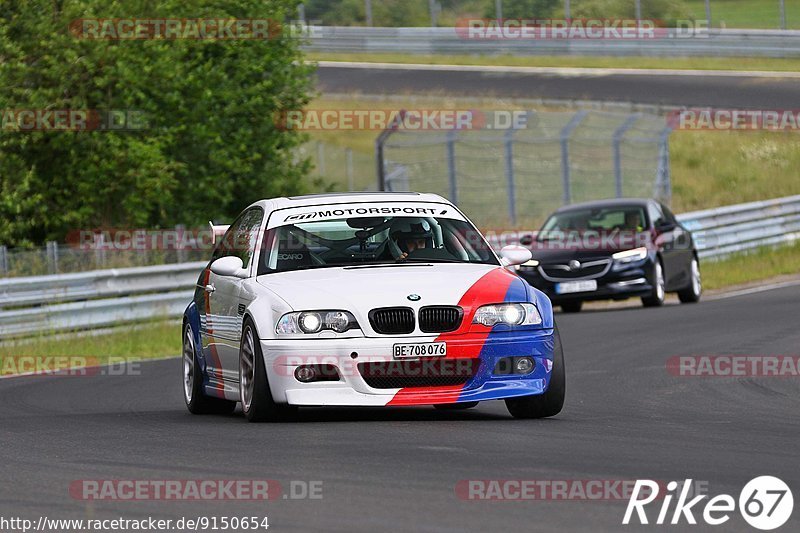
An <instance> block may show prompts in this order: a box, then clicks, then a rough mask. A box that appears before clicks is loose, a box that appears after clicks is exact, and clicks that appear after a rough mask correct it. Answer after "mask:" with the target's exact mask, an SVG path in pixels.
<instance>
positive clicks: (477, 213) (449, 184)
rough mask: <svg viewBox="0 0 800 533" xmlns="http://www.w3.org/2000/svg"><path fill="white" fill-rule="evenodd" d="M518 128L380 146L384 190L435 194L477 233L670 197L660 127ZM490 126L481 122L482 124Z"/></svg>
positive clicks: (392, 136) (541, 117) (537, 123)
mask: <svg viewBox="0 0 800 533" xmlns="http://www.w3.org/2000/svg"><path fill="white" fill-rule="evenodd" d="M525 116H526V127H524V128H514V129H505V130H493V129H488V128H484V129H479V130H469V131H447V132H441V131H427V132H426V131H408V130H402V129H397V130H394V131H391V132H387V134H385V135H383V136H381V137H380V138H379V140H378V144H379V146H378V153H379V154H380V153H382V157H383V160H382V163H381V164H380V165H381V167H382V170H383V175H384V177H383V182H384V185H383V186H384V188H385V189H386V190H389V191H423V192H433V193H437V194H440V195H442V196H444V197H446V198H448V199H449V200H451V201H453V202H454V203H456V204H457V205H458V206H459V207H460V208H462V209H463V210H464V211H465V212H466V213H467V214H468V215H469V216H470V217H471V218H472V219H473V220H474V221H475V222H476V223H477V224H478V225H479V226H481V227H483V228H492V227H495V228H499V227H521V226H526V225H538V224H539V223H540V222H541V221H542V220H543V218H544V217H545V216H546V215H547V214H549V213H550V212H551V211H552V210H553V209H554V208H555V207H558V206H561V205H564V204H570V203H576V202H582V201H587V200H596V199H600V198H609V197H653V198H657V199H659V200H661V201H664V202H665V203H669V201H670V197H671V185H670V183H671V181H670V165H669V147H668V136H669V131H670V130H669V128H668V127H666V125H665V121H664V119H663V117H658V116H655V115H648V114H644V113H627V114H626V113H609V112H601V111H589V110H580V111H577V112H572V111H566V112H532V111H531V112H526V113H525ZM489 122H491V121H489Z"/></svg>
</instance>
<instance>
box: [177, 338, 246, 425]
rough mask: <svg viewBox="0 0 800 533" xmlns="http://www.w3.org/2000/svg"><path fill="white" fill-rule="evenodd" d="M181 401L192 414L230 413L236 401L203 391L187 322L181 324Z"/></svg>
mask: <svg viewBox="0 0 800 533" xmlns="http://www.w3.org/2000/svg"><path fill="white" fill-rule="evenodd" d="M182 359H183V401H184V402H186V407H187V408H188V409H189V412H190V413H192V414H194V415H206V414H230V413H232V412H233V410H234V409H236V402H232V401H230V400H223V399H221V398H211V397H209V396H206V395H205V392H204V391H203V376H202V374H201V372H202V371H201V370H200V365H199V364H198V360H197V352H196V350H195V344H194V334H193V333H192V327H191V326H190V325H189V324H184V326H183V357H182Z"/></svg>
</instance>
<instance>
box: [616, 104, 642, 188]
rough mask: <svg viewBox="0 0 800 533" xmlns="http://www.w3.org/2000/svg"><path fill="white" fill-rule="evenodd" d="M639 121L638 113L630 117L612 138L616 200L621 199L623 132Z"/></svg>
mask: <svg viewBox="0 0 800 533" xmlns="http://www.w3.org/2000/svg"><path fill="white" fill-rule="evenodd" d="M637 120H639V113H634V114H633V115H630V116H629V117H628V118H627V119H626V120H625V122H623V123H622V125H620V127H619V128H617V129H616V130H615V131H614V136H613V137H612V144H613V146H614V185H615V191H616V194H617V198H622V154H621V153H620V145H621V144H622V138H623V137H624V136H625V132H626V131H628V130H629V129H631V127H632V126H633V125H634V123H635V122H636V121H637Z"/></svg>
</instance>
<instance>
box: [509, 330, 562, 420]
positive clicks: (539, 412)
mask: <svg viewBox="0 0 800 533" xmlns="http://www.w3.org/2000/svg"><path fill="white" fill-rule="evenodd" d="M553 335H554V336H555V344H554V346H553V370H552V372H551V374H550V385H549V386H548V387H547V390H546V391H545V392H544V393H543V394H537V395H535V396H522V397H521V398H509V399H508V400H506V408H508V412H509V413H511V416H513V417H514V418H546V417H549V416H555V415H557V414H558V413H560V412H561V409H562V408H563V407H564V396H565V395H566V392H567V379H566V372H565V369H564V349H563V348H562V346H561V335H559V333H558V328H555V329H554V330H553Z"/></svg>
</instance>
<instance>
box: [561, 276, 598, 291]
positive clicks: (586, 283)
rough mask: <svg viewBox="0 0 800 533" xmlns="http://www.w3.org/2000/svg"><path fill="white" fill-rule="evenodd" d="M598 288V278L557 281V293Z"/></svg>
mask: <svg viewBox="0 0 800 533" xmlns="http://www.w3.org/2000/svg"><path fill="white" fill-rule="evenodd" d="M596 290H597V280H593V279H589V280H583V281H567V282H565V283H556V294H570V293H573V292H589V291H596Z"/></svg>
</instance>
